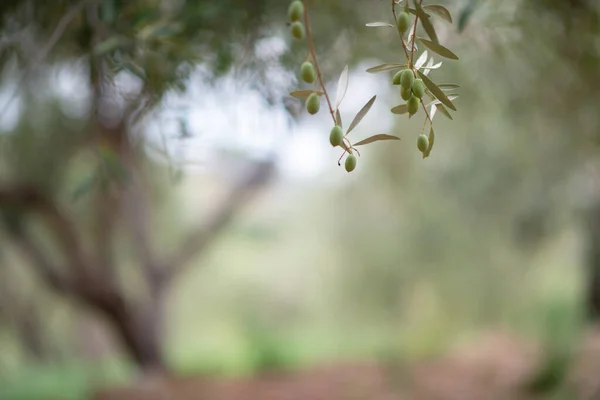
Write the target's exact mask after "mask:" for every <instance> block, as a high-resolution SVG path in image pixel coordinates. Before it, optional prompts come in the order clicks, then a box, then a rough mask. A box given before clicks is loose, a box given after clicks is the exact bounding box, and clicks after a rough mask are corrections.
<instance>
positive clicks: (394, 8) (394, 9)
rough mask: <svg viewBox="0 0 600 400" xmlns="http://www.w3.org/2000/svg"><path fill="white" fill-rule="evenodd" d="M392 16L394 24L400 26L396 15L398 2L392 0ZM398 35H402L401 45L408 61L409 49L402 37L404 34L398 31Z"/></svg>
mask: <svg viewBox="0 0 600 400" xmlns="http://www.w3.org/2000/svg"><path fill="white" fill-rule="evenodd" d="M392 14H394V23H395V24H398V16H397V15H396V0H392ZM396 30H398V29H396ZM398 35H400V43H402V49H403V50H404V54H405V55H406V60H408V58H409V57H408V49H407V48H406V45H405V44H404V37H403V36H402V33H400V31H398Z"/></svg>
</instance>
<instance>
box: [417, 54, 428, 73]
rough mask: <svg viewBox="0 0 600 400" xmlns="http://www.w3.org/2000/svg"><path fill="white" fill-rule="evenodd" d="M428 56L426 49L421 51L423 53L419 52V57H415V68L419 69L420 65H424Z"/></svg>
mask: <svg viewBox="0 0 600 400" xmlns="http://www.w3.org/2000/svg"><path fill="white" fill-rule="evenodd" d="M428 57H429V53H428V52H427V50H425V51H424V52H423V54H421V55H420V56H419V58H417V61H416V62H415V68H416V69H421V67H422V66H423V65H425V63H426V62H427V58H428Z"/></svg>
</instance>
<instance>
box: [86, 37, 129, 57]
mask: <svg viewBox="0 0 600 400" xmlns="http://www.w3.org/2000/svg"><path fill="white" fill-rule="evenodd" d="M129 44H130V41H129V40H128V39H126V38H123V37H119V36H113V37H110V38H108V39H106V40H104V41H103V42H101V43H98V44H97V45H96V47H94V50H93V53H94V55H96V56H101V55H104V54H106V53H110V52H112V51H115V50H117V49H118V48H121V47H125V46H128V45H129Z"/></svg>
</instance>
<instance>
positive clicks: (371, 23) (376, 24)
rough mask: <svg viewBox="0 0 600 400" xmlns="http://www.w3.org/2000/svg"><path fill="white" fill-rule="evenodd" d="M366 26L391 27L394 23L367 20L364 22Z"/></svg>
mask: <svg viewBox="0 0 600 400" xmlns="http://www.w3.org/2000/svg"><path fill="white" fill-rule="evenodd" d="M366 25H367V26H368V27H372V28H374V27H390V28H393V27H394V25H392V24H389V23H387V22H381V21H375V22H369V23H368V24H366Z"/></svg>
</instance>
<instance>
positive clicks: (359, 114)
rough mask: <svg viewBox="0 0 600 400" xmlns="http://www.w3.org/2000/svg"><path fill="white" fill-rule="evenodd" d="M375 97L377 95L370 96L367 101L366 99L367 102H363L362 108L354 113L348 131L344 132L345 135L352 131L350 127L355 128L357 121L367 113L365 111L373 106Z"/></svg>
mask: <svg viewBox="0 0 600 400" xmlns="http://www.w3.org/2000/svg"><path fill="white" fill-rule="evenodd" d="M376 98H377V95H375V96H373V97H371V99H370V100H369V101H367V104H365V105H364V106H363V108H361V109H360V111H359V112H358V113H357V114H356V116H355V117H354V119H353V120H352V122H351V123H350V126H349V127H348V131H347V132H346V135H348V134H349V133H350V132H351V131H352V129H354V128H356V125H358V124H359V122H360V121H361V120H362V119H363V118H364V117H365V115H367V113H368V112H369V110H370V109H371V107H372V106H373V103H375V99H376Z"/></svg>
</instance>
